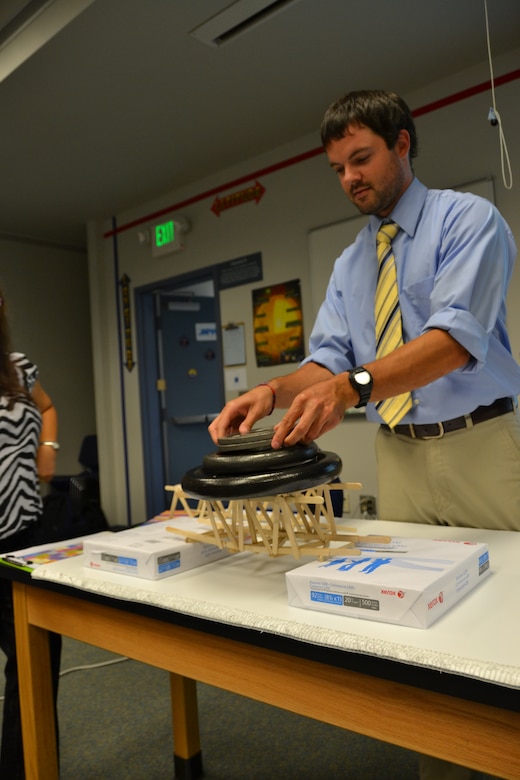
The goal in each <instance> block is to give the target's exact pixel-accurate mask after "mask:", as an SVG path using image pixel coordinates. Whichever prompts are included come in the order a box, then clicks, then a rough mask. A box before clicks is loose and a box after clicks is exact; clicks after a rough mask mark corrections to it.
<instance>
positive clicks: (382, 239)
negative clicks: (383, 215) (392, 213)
mask: <svg viewBox="0 0 520 780" xmlns="http://www.w3.org/2000/svg"><path fill="white" fill-rule="evenodd" d="M398 232H399V225H398V224H397V223H396V222H383V224H382V225H381V226H380V228H379V230H378V231H377V236H376V242H377V243H378V244H389V243H390V242H391V241H393V239H394V238H395V237H396V235H397V234H398Z"/></svg>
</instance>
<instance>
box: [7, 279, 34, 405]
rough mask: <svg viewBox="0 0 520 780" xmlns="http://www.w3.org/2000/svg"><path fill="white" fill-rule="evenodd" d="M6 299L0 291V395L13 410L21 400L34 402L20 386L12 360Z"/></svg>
mask: <svg viewBox="0 0 520 780" xmlns="http://www.w3.org/2000/svg"><path fill="white" fill-rule="evenodd" d="M6 309H7V307H6V303H5V297H4V294H3V292H2V290H0V395H1V396H3V397H5V398H6V399H7V408H8V409H12V407H13V406H14V404H15V402H16V401H17V400H18V399H19V398H25V399H28V400H32V399H31V396H30V394H29V392H28V390H27V389H26V388H25V387H24V386H23V385H22V384H20V377H19V376H18V372H17V370H16V367H15V365H14V363H13V361H12V360H11V352H12V349H11V334H10V330H9V322H8V320H7V311H6Z"/></svg>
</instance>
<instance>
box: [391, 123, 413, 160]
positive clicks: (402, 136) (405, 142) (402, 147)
mask: <svg viewBox="0 0 520 780" xmlns="http://www.w3.org/2000/svg"><path fill="white" fill-rule="evenodd" d="M394 148H395V151H396V152H397V154H398V155H399V157H408V155H409V153H410V133H409V132H408V130H404V129H403V130H399V135H398V136H397V141H396V144H395V147H394Z"/></svg>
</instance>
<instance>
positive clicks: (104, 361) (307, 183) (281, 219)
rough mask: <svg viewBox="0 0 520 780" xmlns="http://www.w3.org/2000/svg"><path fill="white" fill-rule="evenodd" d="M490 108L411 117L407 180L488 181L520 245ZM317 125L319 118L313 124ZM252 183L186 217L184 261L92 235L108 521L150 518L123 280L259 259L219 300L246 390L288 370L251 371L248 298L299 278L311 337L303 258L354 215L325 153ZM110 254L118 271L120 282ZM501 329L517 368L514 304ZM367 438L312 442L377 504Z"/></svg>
mask: <svg viewBox="0 0 520 780" xmlns="http://www.w3.org/2000/svg"><path fill="white" fill-rule="evenodd" d="M519 53H520V52H519V51H516V52H512V53H511V54H510V55H509V56H507V57H503V58H501V59H499V60H497V61H496V62H495V73H497V74H500V73H508V72H510V71H512V70H513V69H515V68H517V67H518V57H519ZM488 78H489V73H488V70H487V62H483V63H482V65H481V66H480V67H478V68H473V69H471V70H470V71H467V72H464V73H460V74H454V76H453V78H452V79H449V80H444V81H443V82H439V83H433V84H432V85H430V86H429V87H428V88H425V89H423V90H421V92H420V93H419V92H418V93H414V94H411V95H404V97H405V99H407V101H408V103H409V104H410V106H411V107H412V109H415V108H419V107H421V106H424V105H426V104H428V103H430V102H431V101H434V100H440V99H442V98H444V97H446V96H449V95H452V94H453V93H455V92H457V91H459V90H462V89H466V88H470V87H473V86H475V85H477V84H480V83H482V82H485V81H486V80H487V79H488ZM383 86H385V85H383ZM346 88H348V85H346ZM518 93H519V82H518V81H513V82H511V83H509V84H506V85H504V86H502V87H499V88H497V91H496V94H497V101H498V108H499V110H500V113H501V115H502V119H503V122H504V129H505V133H506V138H507V140H508V143H509V151H510V155H511V162H512V166H513V170H514V171H516V173H517V177H518V176H520V151H519V147H518V140H517V139H518V138H519V137H520V108H519V100H518ZM490 100H491V98H490V95H489V94H480V95H476V96H474V97H471V98H469V99H466V100H464V101H462V102H458V103H455V104H454V105H450V106H448V107H446V108H443V109H440V110H437V111H435V112H433V113H428V114H425V115H424V116H422V117H419V118H418V119H417V129H418V134H419V148H420V153H419V157H418V159H417V161H416V164H415V170H416V173H417V175H418V177H419V178H420V179H421V180H422V181H423V182H424V183H425V184H427V185H428V186H432V187H449V186H458V185H462V184H465V183H467V182H471V181H474V180H478V179H482V178H486V177H489V176H492V177H493V178H494V181H495V200H496V203H497V206H498V207H499V209H500V210H501V211H502V213H503V214H504V216H505V217H506V219H507V220H508V221H509V223H510V225H511V227H512V229H513V232H514V233H515V235H516V236H517V238H519V239H520V208H519V206H520V196H519V191H518V184H517V185H516V186H515V188H513V189H512V190H507V189H505V188H504V186H503V184H502V181H501V173H500V153H499V146H498V130H497V129H496V128H492V127H491V126H490V124H489V123H488V121H487V112H488V108H489V104H490ZM320 118H321V117H320ZM320 118H317V125H318V124H319V121H320ZM317 146H319V136H318V130H317V132H316V134H313V135H312V136H307V137H304V138H300V139H297V140H295V141H294V143H292V144H290V145H287V146H285V147H283V148H279V149H276V150H273V151H272V152H270V153H269V154H266V155H263V156H262V157H258V158H256V159H254V160H249V161H247V163H244V164H242V165H239V166H236V167H234V168H232V169H228V170H226V171H222V172H221V173H220V174H219V175H218V176H214V177H211V178H208V179H206V180H205V181H199V182H196V183H194V184H193V185H192V186H190V187H186V188H183V189H182V190H172V191H171V192H169V193H167V194H165V195H164V197H160V198H157V199H156V200H155V201H153V202H150V203H147V204H143V206H142V207H141V208H139V209H135V210H133V211H132V212H128V213H125V214H120V215H117V223H118V225H125V224H127V223H129V222H130V221H133V220H135V219H138V218H140V217H143V216H147V215H150V214H152V213H153V212H155V211H157V210H159V209H163V208H166V207H169V206H174V205H175V204H177V203H180V202H183V201H185V200H187V199H190V198H194V197H195V196H197V195H200V194H202V193H204V192H207V191H208V190H210V189H212V188H214V187H219V186H221V187H222V193H221V194H223V195H225V194H227V193H228V192H232V191H235V190H236V189H240V187H239V188H237V187H234V188H230V189H229V190H226V184H227V183H228V182H230V181H232V180H234V179H236V178H238V177H240V176H245V175H248V174H251V181H252V183H254V179H255V176H254V174H255V172H257V171H259V170H261V169H262V168H264V167H266V166H269V165H271V164H274V163H278V162H281V161H283V160H286V159H288V158H290V157H293V156H294V155H297V154H299V153H302V152H306V151H309V150H310V149H314V148H316V147H317ZM259 180H260V182H261V184H262V185H263V186H264V187H265V189H266V192H265V195H264V197H263V199H262V200H261V202H260V203H259V204H258V205H255V204H254V203H253V202H250V203H247V204H244V205H241V206H238V207H235V208H232V209H230V210H228V211H225V212H223V213H222V214H221V216H220V217H219V218H217V217H216V216H215V215H214V214H213V213H212V211H211V204H212V201H213V199H214V197H209V198H204V199H202V200H200V202H197V203H195V204H194V205H191V206H189V207H187V208H184V209H182V210H181V211H180V213H182V214H184V215H185V216H186V217H188V219H189V220H190V222H191V224H192V229H191V231H190V233H189V234H188V235H187V236H186V240H185V243H186V249H185V250H184V252H182V253H178V254H174V255H170V256H167V257H164V258H160V259H152V258H151V256H150V251H149V249H148V248H147V247H143V246H141V245H140V244H139V241H138V237H137V232H138V230H139V229H142V228H143V227H146V225H144V226H141V227H140V228H132V229H130V230H127V231H124V232H121V233H119V235H118V236H117V243H114V241H113V240H112V238H105V237H104V234H105V233H106V232H107V231H109V230H110V229H111V228H112V223H111V221H110V220H108V219H107V221H106V222H104V223H95V224H91V225H90V226H89V268H90V285H91V298H92V315H93V345H94V371H95V387H96V412H97V419H98V436H99V442H100V460H101V468H102V474H103V480H102V500H103V506H104V508H105V510H106V511H107V514H108V516H109V518H110V520H111V521H112V522H118V523H119V522H126V520H127V517H128V516H130V517H131V522H133V523H135V522H140V521H141V520H144V519H146V518H145V511H146V510H145V497H144V484H143V461H142V444H141V442H142V431H141V421H140V412H139V390H138V374H139V356H138V355H137V365H136V367H135V369H133V370H132V372H127V371H126V372H123V374H122V386H121V381H120V378H121V371H120V362H121V357H120V353H119V345H118V328H117V324H118V323H117V313H116V300H117V296H118V295H119V291H118V286H117V278H120V276H121V275H122V274H123V273H125V274H127V275H128V276H129V277H130V279H131V284H132V287H133V288H135V287H138V286H140V285H143V284H148V283H150V282H153V281H156V280H161V279H166V278H169V277H171V276H174V275H177V274H182V273H185V272H187V271H190V270H194V269H197V268H202V267H206V266H210V265H212V264H215V263H221V262H225V261H228V260H231V259H233V258H236V257H240V256H242V255H246V254H249V253H252V252H258V251H260V252H262V257H263V269H264V279H263V281H262V282H261V283H258V282H257V283H253V284H250V285H244V286H241V287H236V288H232V289H229V290H224V291H223V292H222V293H221V313H222V321H223V323H226V322H227V321H243V322H244V323H245V326H246V327H245V330H246V356H247V373H248V383H249V385H250V386H253V385H255V384H257V383H258V382H261V381H266V380H267V379H268V378H269V377H270V376H273V375H274V374H276V373H283V371H284V370H286V371H289V370H290V369H291V367H290V366H289V367H287V368H285V369H281V370H279V371H272V370H271V369H267V368H257V367H256V362H255V355H254V345H253V332H252V308H251V290H252V289H254V288H257V287H261V286H264V285H269V284H274V283H279V282H284V281H288V280H290V279H294V278H298V279H300V280H301V288H302V299H303V314H304V330H305V337H306V338H307V337H308V335H309V333H310V330H311V327H312V318H313V311H314V308H313V302H312V290H311V276H310V266H309V252H308V236H309V232H310V231H311V230H313V229H315V228H317V227H320V226H324V225H327V224H332V223H334V222H338V221H341V220H344V219H346V218H348V217H351V216H355V214H356V213H357V212H355V210H354V208H353V207H352V206H351V204H349V203H348V201H347V199H346V198H345V196H344V195H343V194H342V192H341V190H340V189H339V186H338V184H337V182H336V180H335V177H334V175H333V174H332V173H331V171H330V169H329V167H328V165H327V162H326V159H325V156H324V155H318V156H317V157H313V158H311V159H309V160H308V161H306V162H302V163H300V164H298V165H295V166H292V167H288V168H285V169H282V170H279V171H277V172H276V173H272V174H269V175H264V176H260V177H259ZM155 221H157V220H155ZM115 250H116V251H117V262H118V266H117V271H118V275H117V277H116V275H115V268H116V266H115ZM517 300H520V271H519V270H518V269H517V271H516V274H515V277H514V279H513V283H512V286H511V294H510V304H511V302H513V301H517ZM509 325H510V329H511V337H512V341H513V350H514V354H515V356H516V357H517V358H518V357H520V310H519V307H518V306H514V305H510V318H509ZM134 327H135V323H134ZM134 344H135V339H134ZM123 411H124V417H125V421H126V423H125V427H124V426H123V413H122V412H123ZM273 418H275V416H274V415H273ZM275 419H276V418H275ZM375 429H376V426H374V425H371V424H369V423H367V422H365V421H364V420H360V419H358V418H356V419H353V420H351V419H349V420H347V421H346V422H345V423H343V424H342V425H340V426H339V427H338V428H337V429H336V430H335V431H332V432H330V433H329V434H326V436H324V437H322V439H321V440H320V445H321V446H322V447H323V448H324V449H331V450H333V451H335V452H337V453H338V454H339V455H340V456H341V458H342V460H343V463H344V469H343V474H342V477H343V479H345V480H348V481H357V480H361V481H363V483H364V487H363V492H367V493H373V494H375V493H376V478H375V464H374V459H373V449H372V444H373V436H374V433H375ZM125 455H126V462H125ZM126 465H127V466H128V474H129V475H130V478H129V485H128V492H129V500H130V512H128V507H127V505H126V489H127V483H126V478H125V468H126ZM355 501H356V499H354V500H353V502H352V503H353V505H354V510H355V506H356V503H355ZM354 513H355V512H354Z"/></svg>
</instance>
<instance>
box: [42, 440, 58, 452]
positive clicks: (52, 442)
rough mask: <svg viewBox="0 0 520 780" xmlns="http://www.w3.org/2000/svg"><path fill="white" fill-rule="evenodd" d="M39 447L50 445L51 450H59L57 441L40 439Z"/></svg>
mask: <svg viewBox="0 0 520 780" xmlns="http://www.w3.org/2000/svg"><path fill="white" fill-rule="evenodd" d="M40 447H52V449H53V450H59V448H60V445H59V444H58V442H57V441H41V442H40Z"/></svg>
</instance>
